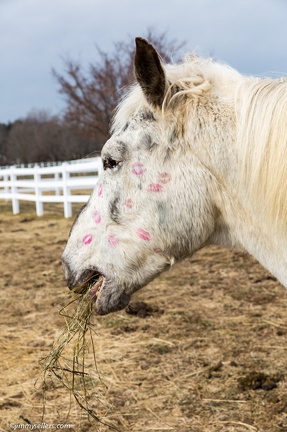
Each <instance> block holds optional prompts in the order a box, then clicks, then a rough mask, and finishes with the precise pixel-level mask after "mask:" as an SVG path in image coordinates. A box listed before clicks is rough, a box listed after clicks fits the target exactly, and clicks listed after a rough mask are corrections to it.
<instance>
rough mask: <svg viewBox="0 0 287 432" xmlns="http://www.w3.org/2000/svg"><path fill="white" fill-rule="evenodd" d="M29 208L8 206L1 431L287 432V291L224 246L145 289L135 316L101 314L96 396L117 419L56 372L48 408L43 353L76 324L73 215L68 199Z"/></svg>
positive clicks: (0, 221) (0, 220) (0, 296)
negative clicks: (66, 271)
mask: <svg viewBox="0 0 287 432" xmlns="http://www.w3.org/2000/svg"><path fill="white" fill-rule="evenodd" d="M21 208H22V210H23V211H22V213H21V214H20V215H18V216H13V215H12V214H11V211H10V205H9V206H8V205H5V204H4V203H2V204H0V212H1V216H0V234H1V276H0V277H1V292H0V301H1V318H0V319H1V335H0V353H1V356H0V383H1V392H0V419H1V420H0V431H5V432H6V431H11V430H16V427H15V426H13V425H20V424H22V426H21V427H22V428H23V427H24V426H23V425H26V427H27V428H28V426H29V427H30V428H32V425H35V424H43V423H45V424H47V425H52V424H61V425H62V430H70V431H73V432H75V431H77V432H88V431H103V432H104V431H112V430H113V428H112V426H116V427H117V429H118V430H120V431H121V432H124V431H132V432H145V431H179V432H190V431H192V432H232V431H235V432H247V431H260V432H261V431H262V432H279V431H287V384H286V378H285V376H286V365H287V362H286V359H287V318H286V305H287V291H286V290H285V289H284V288H283V287H282V286H281V285H280V284H279V283H278V282H276V280H275V279H274V278H273V277H272V276H271V275H270V274H269V273H268V272H267V271H266V270H264V269H263V268H262V267H261V266H260V265H259V264H258V263H257V262H256V261H255V260H253V259H252V258H251V257H249V256H248V255H246V254H244V253H242V252H238V251H230V250H226V249H221V248H218V247H212V248H208V249H205V250H203V251H201V252H199V253H197V254H196V255H195V256H194V257H193V258H192V259H189V260H186V261H184V262H183V263H181V264H179V265H177V266H175V267H174V268H173V269H172V270H171V271H169V272H168V273H165V274H163V275H162V276H161V277H160V278H158V279H157V280H156V281H154V282H153V283H152V284H150V285H149V286H148V287H146V288H144V289H143V290H141V291H140V292H139V293H138V294H137V296H136V298H135V299H134V302H135V301H138V302H139V301H141V302H144V304H142V307H139V308H136V305H135V306H134V307H133V308H132V310H131V311H130V312H133V314H127V313H126V312H125V311H122V312H119V313H115V314H112V315H109V316H106V317H97V316H94V317H93V323H94V328H95V334H94V336H93V341H94V346H95V353H96V354H95V355H96V360H97V367H98V371H99V374H100V377H99V376H98V373H97V371H96V368H95V367H94V366H93V356H92V350H91V348H89V350H88V351H87V355H86V371H88V372H89V373H90V375H91V377H90V383H92V384H91V385H90V386H89V387H88V395H87V397H88V399H89V402H90V404H91V406H92V407H93V408H94V409H95V410H96V412H97V413H98V414H99V415H100V417H101V418H102V419H103V420H104V421H106V422H107V423H109V424H110V426H107V427H106V426H103V425H101V424H100V423H98V422H97V421H96V420H93V419H92V418H90V419H89V418H88V416H87V414H86V412H84V411H82V410H81V409H80V408H79V407H78V405H77V404H76V403H75V402H74V400H73V398H72V397H70V394H69V392H68V391H67V390H66V389H65V388H63V386H62V385H61V382H59V381H57V380H56V381H55V380H53V381H52V380H51V381H47V383H46V386H45V389H46V391H45V398H46V399H45V412H44V417H43V387H42V385H41V374H42V372H41V366H40V365H39V360H40V359H41V358H43V357H44V356H46V355H47V354H48V353H49V351H50V349H51V346H52V343H53V341H54V340H55V338H57V337H58V336H59V334H60V333H61V330H62V328H63V326H64V324H65V319H64V317H62V316H60V315H59V310H60V309H61V307H62V306H63V305H64V304H65V303H66V302H67V298H68V295H69V294H68V290H67V288H66V287H65V282H64V280H63V275H62V269H61V265H60V256H61V252H62V250H63V247H64V244H65V239H66V238H67V235H68V231H69V228H70V226H71V223H72V221H71V220H65V219H64V218H63V216H62V209H61V208H60V207H57V206H55V207H50V210H49V211H46V213H45V216H44V217H42V218H37V217H36V216H35V214H34V210H33V207H32V206H30V205H28V204H25V205H22V207H21ZM137 309H138V310H139V312H138V313H137V314H136V312H137ZM29 422H30V425H29ZM65 424H70V425H72V427H71V428H69V429H68V428H64V426H65ZM33 427H34V426H33ZM19 428H20V426H19ZM34 430H43V427H42V429H41V428H40V426H39V427H38V429H34Z"/></svg>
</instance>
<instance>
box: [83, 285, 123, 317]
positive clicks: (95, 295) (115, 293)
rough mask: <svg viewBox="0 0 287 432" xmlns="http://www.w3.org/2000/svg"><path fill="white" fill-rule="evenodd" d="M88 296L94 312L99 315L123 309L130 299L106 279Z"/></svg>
mask: <svg viewBox="0 0 287 432" xmlns="http://www.w3.org/2000/svg"><path fill="white" fill-rule="evenodd" d="M90 294H91V299H92V301H93V303H94V310H95V312H96V313H97V314H99V315H107V314H109V313H111V312H116V311H119V310H121V309H124V308H125V307H126V306H127V305H128V304H129V301H130V298H131V295H128V294H126V293H125V291H124V289H122V288H121V287H119V286H117V285H115V284H113V282H112V281H108V280H107V279H104V280H103V282H102V284H101V285H100V286H99V287H98V288H97V287H95V289H93V288H92V289H91V293H90Z"/></svg>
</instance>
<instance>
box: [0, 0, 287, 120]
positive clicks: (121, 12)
mask: <svg viewBox="0 0 287 432" xmlns="http://www.w3.org/2000/svg"><path fill="white" fill-rule="evenodd" d="M286 22H287V0H141V1H140V0H0V62H1V63H0V64H1V67H0V123H6V122H8V121H14V120H16V119H18V118H21V117H22V118H23V117H25V116H26V115H27V114H28V113H29V112H31V111H32V110H34V109H39V110H42V109H44V110H48V111H49V112H50V113H51V114H61V112H62V110H63V108H64V101H63V98H62V97H61V95H59V93H58V91H57V83H56V81H55V79H54V78H53V76H52V73H51V70H52V68H55V69H56V70H57V71H58V72H62V71H63V67H64V63H63V57H67V56H69V57H71V58H72V59H75V60H80V61H81V62H82V63H83V64H84V65H86V64H87V63H88V62H89V61H92V60H93V59H94V58H95V55H96V49H95V44H97V45H98V46H99V47H100V48H101V49H103V50H105V51H108V50H110V49H111V47H112V46H113V43H114V42H116V41H121V40H127V38H128V36H133V37H134V36H141V35H143V34H144V33H145V32H146V30H147V28H148V27H150V26H153V27H154V28H155V29H157V30H158V32H164V31H166V32H167V35H168V38H170V39H174V38H175V39H177V40H178V41H179V42H180V41H183V40H185V41H186V50H187V51H192V50H194V49H195V48H197V51H198V52H199V53H201V54H204V55H210V54H212V55H213V56H214V57H216V58H217V59H219V60H221V61H224V62H226V63H228V64H230V65H231V66H233V67H235V68H236V69H238V70H239V71H240V72H242V73H245V74H253V75H270V74H272V75H276V76H278V75H283V74H287V49H286V43H287V24H286Z"/></svg>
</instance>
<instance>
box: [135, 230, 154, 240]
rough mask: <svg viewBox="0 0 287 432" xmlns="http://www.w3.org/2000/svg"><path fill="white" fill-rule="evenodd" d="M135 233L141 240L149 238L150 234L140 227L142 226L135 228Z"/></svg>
mask: <svg viewBox="0 0 287 432" xmlns="http://www.w3.org/2000/svg"><path fill="white" fill-rule="evenodd" d="M137 235H138V237H139V238H140V239H142V240H145V241H148V240H151V235H150V233H149V232H148V231H145V230H144V229H142V228H139V229H138V230H137Z"/></svg>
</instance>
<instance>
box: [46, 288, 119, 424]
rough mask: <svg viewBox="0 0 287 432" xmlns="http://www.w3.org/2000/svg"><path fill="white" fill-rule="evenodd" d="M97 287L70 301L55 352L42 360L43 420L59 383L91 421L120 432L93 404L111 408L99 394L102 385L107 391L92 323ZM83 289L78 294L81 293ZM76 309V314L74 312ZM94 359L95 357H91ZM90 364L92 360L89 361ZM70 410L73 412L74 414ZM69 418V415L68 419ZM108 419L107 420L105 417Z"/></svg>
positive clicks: (64, 311) (54, 346)
mask: <svg viewBox="0 0 287 432" xmlns="http://www.w3.org/2000/svg"><path fill="white" fill-rule="evenodd" d="M92 286H93V283H92V281H91V283H90V284H89V287H88V289H87V291H86V292H85V293H84V294H80V295H79V294H75V293H73V295H74V298H73V299H72V300H71V301H69V303H67V304H66V305H65V306H64V307H63V308H62V309H61V310H60V315H62V316H63V317H65V320H66V326H65V328H64V329H63V331H62V333H61V335H60V337H59V338H58V339H57V340H56V341H55V342H54V344H53V347H52V350H51V352H50V353H49V355H48V356H46V357H45V358H43V359H42V360H40V364H41V366H42V368H43V377H42V389H43V417H44V416H45V406H46V397H45V394H46V389H47V388H49V381H52V382H53V379H56V380H58V382H60V383H61V385H62V386H63V387H65V388H66V389H67V390H68V391H69V392H70V408H71V399H72V398H71V397H73V398H74V400H75V401H76V403H77V404H78V405H79V407H80V408H81V410H83V411H84V412H86V414H87V415H88V419H89V420H90V419H91V418H92V419H94V420H96V421H97V422H99V423H100V424H101V425H102V426H104V427H108V428H109V430H115V431H119V429H118V428H117V427H116V426H115V425H114V424H112V422H111V421H109V420H106V419H104V420H103V417H102V418H101V417H100V416H99V415H98V414H97V412H96V411H95V408H94V407H93V406H92V405H91V403H90V402H89V400H92V399H93V400H95V399H96V401H97V402H98V403H99V404H100V406H101V408H102V409H103V408H104V409H105V410H106V412H107V411H108V410H109V409H110V408H111V407H110V406H109V404H108V403H107V401H106V400H105V398H104V396H103V394H100V391H99V393H98V394H97V393H96V387H97V386H98V384H99V383H100V384H101V387H103V386H104V388H105V389H106V388H107V386H106V385H105V383H104V381H103V380H102V378H101V376H100V373H99V370H98V366H97V361H96V353H95V345H94V340H93V336H94V335H95V334H96V332H95V329H94V326H93V324H92V322H91V316H92V314H93V302H92V300H91V294H90V292H91V288H92ZM80 288H81V287H77V289H76V290H75V291H76V292H77V293H79V292H81V289H80ZM71 308H74V311H73V310H72V311H70V309H71ZM90 347H91V350H92V363H93V364H91V363H89V364H88V366H89V367H90V366H92V369H93V371H94V370H95V371H96V378H95V377H93V375H92V374H91V373H90V372H88V366H87V365H86V362H87V354H88V353H90ZM90 357H91V356H90ZM89 362H90V358H89ZM70 408H69V410H70ZM67 417H69V413H68V415H67ZM104 417H105V416H104Z"/></svg>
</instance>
